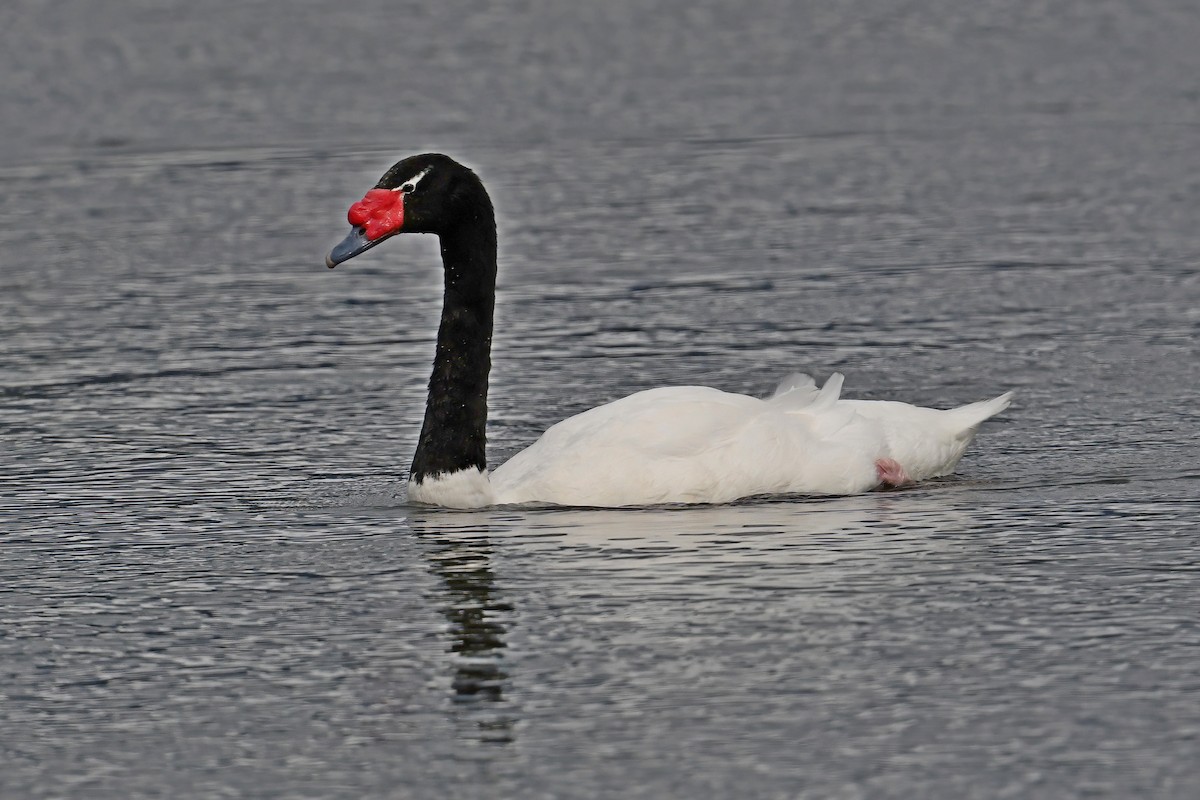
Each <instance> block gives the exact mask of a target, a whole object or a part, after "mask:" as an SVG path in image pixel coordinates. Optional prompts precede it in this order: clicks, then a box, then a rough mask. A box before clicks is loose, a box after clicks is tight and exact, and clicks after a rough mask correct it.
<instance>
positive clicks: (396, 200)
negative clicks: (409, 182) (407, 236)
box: [346, 189, 404, 242]
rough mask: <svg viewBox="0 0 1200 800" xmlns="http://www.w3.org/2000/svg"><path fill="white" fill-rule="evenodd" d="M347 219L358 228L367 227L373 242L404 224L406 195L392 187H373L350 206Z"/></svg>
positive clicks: (366, 232) (369, 238)
mask: <svg viewBox="0 0 1200 800" xmlns="http://www.w3.org/2000/svg"><path fill="white" fill-rule="evenodd" d="M346 219H348V220H349V221H350V224H351V225H353V226H354V227H356V228H365V229H366V231H365V234H366V237H367V239H368V240H370V241H372V242H373V241H375V240H376V239H378V238H380V237H381V236H386V235H387V234H389V233H395V232H396V231H398V230H400V228H401V227H402V226H403V225H404V195H403V194H402V193H401V192H393V191H392V190H390V189H372V190H371V191H369V192H367V194H366V195H365V196H364V197H363V199H362V200H359V201H358V202H357V203H355V204H354V205H352V206H350V211H349V212H348V213H347V214H346Z"/></svg>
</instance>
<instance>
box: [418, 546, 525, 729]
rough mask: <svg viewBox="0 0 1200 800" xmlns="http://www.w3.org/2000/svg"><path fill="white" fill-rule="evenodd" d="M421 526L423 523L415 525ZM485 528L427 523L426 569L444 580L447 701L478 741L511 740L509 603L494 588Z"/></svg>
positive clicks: (494, 579)
mask: <svg viewBox="0 0 1200 800" xmlns="http://www.w3.org/2000/svg"><path fill="white" fill-rule="evenodd" d="M420 527H425V526H423V525H422V526H420ZM485 533H486V529H485V528H484V529H481V528H479V527H473V528H471V529H470V530H464V529H456V530H452V531H450V530H447V528H446V527H445V526H429V528H427V532H426V535H427V536H428V537H429V538H430V539H431V540H432V542H433V544H434V547H433V548H432V549H431V550H430V551H429V553H428V558H429V564H430V571H431V572H432V573H433V574H434V575H437V576H438V577H439V578H441V580H442V582H443V583H444V584H445V588H446V594H447V599H448V601H449V602H448V603H447V604H446V605H445V606H444V607H443V608H442V613H443V615H445V617H446V620H447V621H448V622H449V623H450V625H449V630H448V635H449V637H450V643H449V648H448V650H449V652H451V653H454V656H455V657H454V661H453V664H454V669H453V673H452V675H451V682H450V686H451V700H452V701H453V707H454V712H453V713H454V715H455V716H457V717H460V718H461V719H463V721H465V722H468V723H470V724H471V725H472V727H473V729H474V731H475V735H476V736H478V738H480V739H481V740H483V741H490V742H499V743H507V742H511V741H512V739H513V724H514V723H515V721H516V719H515V716H514V714H513V709H512V708H511V705H510V704H509V703H508V702H507V701H506V698H505V691H506V689H507V688H508V686H509V673H508V671H507V669H506V668H505V663H504V651H505V649H506V644H505V638H504V637H505V634H506V632H507V629H506V627H505V620H506V618H507V616H508V615H509V614H510V613H511V612H512V610H513V609H512V606H511V605H510V604H509V603H507V602H506V601H504V600H503V599H502V598H501V597H500V596H499V593H498V591H497V588H496V578H495V574H494V573H493V571H492V566H491V545H490V543H489V542H488V540H487V539H486V538H484V537H483V534H485Z"/></svg>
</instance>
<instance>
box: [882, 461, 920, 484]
mask: <svg viewBox="0 0 1200 800" xmlns="http://www.w3.org/2000/svg"><path fill="white" fill-rule="evenodd" d="M875 474H876V475H878V476H879V482H880V483H882V484H885V485H887V486H903V485H904V484H906V483H912V479H911V478H909V477H908V473H907V472H905V471H904V467H902V466H900V462H899V461H896V460H895V459H893V458H877V459H875Z"/></svg>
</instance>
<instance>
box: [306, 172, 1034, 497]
mask: <svg viewBox="0 0 1200 800" xmlns="http://www.w3.org/2000/svg"><path fill="white" fill-rule="evenodd" d="M347 218H348V220H349V222H350V225H351V231H350V233H349V235H348V236H346V238H345V239H344V240H342V242H340V243H339V244H338V245H337V246H335V247H334V248H333V250H332V251H330V253H329V255H328V256H327V257H326V259H325V263H326V266H328V267H330V268H331V269H332V268H333V267H335V266H337V265H338V264H340V263H342V262H344V261H346V260H348V259H350V258H353V257H354V256H357V255H359V254H361V253H364V252H366V251H367V250H369V249H371V248H372V247H375V246H376V245H378V244H380V243H381V242H383V241H386V240H387V239H388V238H390V237H392V236H395V235H397V234H401V233H432V234H435V235H436V236H438V238H439V241H440V247H441V254H442V264H443V268H444V275H445V295H444V301H443V307H442V316H441V324H440V326H439V327H438V335H437V351H436V354H435V356H434V362H433V375H432V377H431V378H430V380H429V394H428V398H427V401H426V405H425V419H424V423H423V425H422V427H421V435H420V439H419V440H418V443H417V449H416V452H415V454H414V456H413V461H412V469H411V470H410V473H409V482H408V498H409V501H410V502H413V503H420V504H427V505H435V506H444V507H450V508H481V507H485V506H491V505H504V504H516V503H536V504H552V505H561V506H600V507H616V506H645V505H653V504H659V503H727V502H730V501H733V500H737V499H739V498H743V497H749V496H752V495H773V494H822V495H841V494H855V493H859V492H865V491H870V490H872V489H876V488H880V487H885V486H899V485H902V484H907V483H910V482H913V481H920V480H924V479H926V478H932V477H938V476H942V475H947V474H949V473H950V472H952V471H953V469H954V467H955V465H956V464H957V463H958V461H959V459H960V458H961V457H962V455H963V451H965V450H966V448H967V445H969V444H970V443H971V440H972V439H973V438H974V436H975V432H976V430H977V429H978V427H979V425H980V423H982V422H983V421H984V420H986V419H988V418H989V417H992V416H994V415H996V414H998V413H1000V412H1001V411H1003V410H1004V409H1005V408H1007V407H1008V404H1009V401H1010V399H1011V397H1012V393H1011V392H1008V393H1005V394H1002V395H1000V396H999V397H996V398H994V399H992V400H986V401H983V402H978V403H971V404H970V405H965V406H961V407H959V408H954V409H950V410H948V411H941V410H936V409H930V408H919V407H916V406H912V405H908V404H906V403H899V402H891V401H868V400H845V399H842V398H841V396H840V395H841V388H842V380H843V378H842V375H840V374H837V373H835V374H833V375H832V376H831V377H830V378H829V379H828V380H826V381H825V383H824V385H823V386H821V387H818V386H817V385H816V383H815V381H813V380H812V378H810V377H808V376H807V375H802V374H795V375H790V376H788V377H786V378H785V379H784V380H783V381H781V382H780V383H779V385H778V387H777V388H776V390H775V392H774V394H773V395H772V396H771V397H769V398H766V399H761V398H756V397H749V396H746V395H740V394H731V393H729V392H723V391H720V390H718V389H711V388H707V387H701V386H674V387H668V388H659V389H650V390H647V391H642V392H637V393H636V394H632V395H630V396H628V397H625V398H623V399H620V400H616V401H614V402H611V403H606V404H604V405H602V406H598V407H596V408H593V409H591V410H589V411H585V412H583V413H582V414H579V415H577V416H574V417H571V418H569V419H566V420H563V421H562V422H559V423H557V424H555V425H553V426H551V427H550V428H549V429H548V430H547V431H546V432H545V433H544V434H543V435H542V436H541V438H540V439H538V440H537V441H536V442H534V443H533V444H532V445H530V446H529V447H528V448H526V449H525V450H523V451H521V452H519V453H517V454H516V455H515V456H513V457H512V459H510V460H509V461H508V462H507V463H505V464H504V465H502V466H500V467H498V468H497V469H495V470H494V471H493V472H492V473H491V474H490V475H489V473H488V469H487V459H486V456H485V430H484V428H485V425H486V422H487V391H488V372H489V370H490V369H491V341H492V312H493V308H494V305H495V286H496V222H495V215H494V213H493V209H492V202H491V199H490V198H489V196H488V193H487V191H486V190H485V189H484V187H483V184H482V182H480V180H479V178H478V177H476V175H475V173H474V172H472V171H471V170H470V169H468V168H467V167H465V166H463V165H462V164H459V163H458V162H456V161H454V160H453V159H451V158H450V157H448V156H445V155H441V154H439V153H426V154H423V155H416V156H411V157H409V158H405V159H404V160H402V161H400V162H398V163H397V164H396V165H395V166H393V167H392V168H391V169H389V170H388V171H387V172H386V173H384V175H383V177H382V178H380V180H379V182H378V183H377V184H376V185H375V187H374V188H373V189H371V190H370V191H368V192H367V193H366V195H365V196H364V197H363V198H362V199H361V200H359V201H358V202H356V203H354V204H353V205H352V206H351V207H350V211H349V213H348V214H347Z"/></svg>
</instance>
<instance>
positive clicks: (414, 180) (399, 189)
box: [392, 167, 433, 192]
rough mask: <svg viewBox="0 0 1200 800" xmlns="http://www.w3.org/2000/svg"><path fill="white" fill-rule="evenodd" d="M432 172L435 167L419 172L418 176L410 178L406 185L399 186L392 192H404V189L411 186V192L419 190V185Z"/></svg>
mask: <svg viewBox="0 0 1200 800" xmlns="http://www.w3.org/2000/svg"><path fill="white" fill-rule="evenodd" d="M430 172H433V167H426V168H425V169H423V170H421V171H420V172H418V173H417V174H416V175H414V176H412V177H411V178H409V179H408V180H406V181H405V182H404V183H402V184H400V185H399V186H397V187H396V188H395V189H392V191H393V192H402V191H404V187H406V186H409V187H412V188H410V189H409V191H410V192H411V191H413V190H414V189H416V188H417V184H418V183H420V182H421V179H422V178H424V177H425V176H426V175H428V174H429V173H430Z"/></svg>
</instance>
